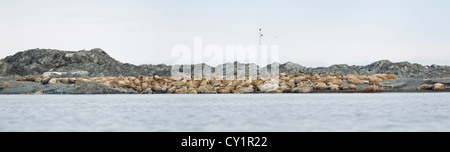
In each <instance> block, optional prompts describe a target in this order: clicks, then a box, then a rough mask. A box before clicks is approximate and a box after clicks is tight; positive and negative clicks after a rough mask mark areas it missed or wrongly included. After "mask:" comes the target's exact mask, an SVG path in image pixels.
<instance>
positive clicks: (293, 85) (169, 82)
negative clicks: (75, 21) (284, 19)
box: [0, 49, 450, 94]
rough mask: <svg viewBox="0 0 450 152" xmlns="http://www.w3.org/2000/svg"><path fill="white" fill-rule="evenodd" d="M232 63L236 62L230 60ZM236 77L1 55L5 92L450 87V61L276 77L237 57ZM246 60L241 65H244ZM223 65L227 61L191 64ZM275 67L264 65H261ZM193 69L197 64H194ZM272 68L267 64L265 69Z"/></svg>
mask: <svg viewBox="0 0 450 152" xmlns="http://www.w3.org/2000/svg"><path fill="white" fill-rule="evenodd" d="M228 65H230V64H228ZM231 65H234V67H232V69H234V70H235V71H234V73H235V77H234V78H232V79H229V77H228V78H227V77H226V76H219V77H215V78H213V79H211V78H207V77H203V78H195V77H194V76H189V77H188V78H186V77H184V78H179V77H172V76H171V75H170V73H171V69H172V66H171V65H165V64H159V65H139V66H137V65H132V64H127V63H121V62H119V61H117V60H115V59H114V58H112V57H110V56H109V55H108V54H107V53H106V52H105V51H103V50H101V49H92V50H88V51H86V50H82V51H60V50H51V49H31V50H27V51H23V52H18V53H16V54H15V55H12V56H8V57H6V58H4V59H2V60H0V94H218V93H219V94H221V93H324V92H325V93H355V92H448V91H450V90H449V88H447V86H449V85H450V67H449V66H439V65H431V66H423V65H420V64H412V63H409V62H399V63H393V62H390V61H388V60H381V61H378V62H374V63H372V64H370V65H366V66H355V65H353V66H349V65H345V64H340V65H333V66H330V67H318V68H308V67H304V66H301V65H299V64H295V63H292V62H287V63H284V64H279V63H273V64H272V66H273V65H275V66H278V67H279V72H280V74H279V75H277V76H276V77H274V76H269V77H264V76H262V77H260V76H245V77H244V79H237V75H238V73H237V71H238V70H241V69H239V68H242V67H244V68H245V70H248V67H249V65H251V64H243V63H239V62H234V63H233V64H231ZM238 65H240V66H238ZM191 66H192V67H194V66H201V67H203V68H204V67H208V68H211V69H212V70H220V68H221V67H225V66H226V65H225V64H224V65H222V66H216V67H212V66H210V65H207V64H197V65H191ZM265 68H269V65H268V66H266V67H258V69H260V70H261V69H265ZM192 69H193V68H192ZM265 70H267V69H265Z"/></svg>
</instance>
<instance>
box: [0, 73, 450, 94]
mask: <svg viewBox="0 0 450 152" xmlns="http://www.w3.org/2000/svg"><path fill="white" fill-rule="evenodd" d="M227 79H228V80H227ZM444 80H445V81H444ZM441 82H444V83H445V82H447V79H440V80H433V79H426V80H418V79H399V78H398V77H397V76H395V75H390V74H375V75H370V76H358V75H353V74H348V75H341V74H326V75H322V74H309V75H305V74H301V73H298V74H295V75H281V76H270V77H269V76H268V77H259V76H257V77H245V78H243V79H242V80H238V79H237V77H234V78H230V77H215V78H212V79H208V78H201V79H198V80H196V79H195V77H189V78H186V77H184V78H183V77H178V78H176V77H171V76H166V77H159V76H139V77H122V76H120V77H65V78H44V77H28V78H1V79H0V84H2V85H1V86H0V94H246V93H367V92H449V91H450V89H449V88H447V85H448V82H447V83H445V84H444V83H441Z"/></svg>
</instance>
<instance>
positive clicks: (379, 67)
mask: <svg viewBox="0 0 450 152" xmlns="http://www.w3.org/2000/svg"><path fill="white" fill-rule="evenodd" d="M275 64H276V65H278V66H279V71H280V73H284V74H287V75H294V74H297V73H304V74H329V73H335V74H342V75H347V74H355V75H366V76H367V75H374V74H392V75H396V76H398V77H400V78H417V79H428V78H443V79H446V78H447V77H450V67H449V66H438V65H431V66H423V65H420V64H413V63H409V62H399V63H393V62H390V61H388V60H381V61H377V62H375V63H372V64H370V65H366V66H355V65H353V66H349V65H346V64H340V65H333V66H330V67H317V68H307V67H304V66H301V65H299V64H295V63H292V62H287V63H284V64H278V63H275ZM250 65H254V64H243V63H238V62H234V63H231V64H223V65H218V66H216V67H212V66H210V65H206V64H196V65H190V66H191V69H192V72H191V73H194V66H201V67H203V68H205V69H209V68H211V70H212V71H215V70H218V69H221V68H223V69H225V68H226V67H227V66H234V69H235V70H234V74H235V75H244V74H245V73H244V74H243V73H240V72H242V70H245V71H248V69H249V66H250ZM242 67H244V68H245V69H242ZM182 68H183V67H182V66H181V67H180V69H182ZM257 68H258V69H259V68H260V67H257ZM171 69H172V66H170V65H165V64H158V65H139V66H137V65H132V64H128V63H121V62H119V61H117V60H115V59H114V58H112V57H110V56H109V55H108V54H107V53H106V52H105V51H103V50H101V49H92V50H89V51H85V50H82V51H59V50H51V49H31V50H27V51H23V52H18V53H16V54H15V55H12V56H8V57H6V58H4V59H2V60H0V76H28V75H34V76H36V75H42V74H43V73H45V72H48V71H50V70H53V71H59V72H64V74H66V75H64V77H80V76H90V77H102V76H140V75H145V76H147V75H159V76H169V75H170V73H171ZM261 69H263V70H264V69H267V70H269V71H270V66H269V65H268V66H267V67H261ZM224 71H225V70H224ZM224 73H225V72H224ZM47 75H49V77H58V76H57V75H54V73H47ZM367 81H370V80H367ZM375 81H377V80H375ZM447 82H448V81H447ZM353 83H354V84H363V83H364V82H358V81H353Z"/></svg>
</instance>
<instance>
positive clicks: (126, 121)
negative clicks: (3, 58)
mask: <svg viewBox="0 0 450 152" xmlns="http://www.w3.org/2000/svg"><path fill="white" fill-rule="evenodd" d="M0 131H1V132H29V131H31V132H360V131H362V132H385V131H387V132H397V131H401V132H417V131H425V132H434V131H445V132H448V131H450V93H354V94H351V93H330V94H326V93H317V94H214V95H213V94H197V95H189V94H161V95H160V94H158V95H0Z"/></svg>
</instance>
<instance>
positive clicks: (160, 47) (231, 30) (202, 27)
mask: <svg viewBox="0 0 450 152" xmlns="http://www.w3.org/2000/svg"><path fill="white" fill-rule="evenodd" d="M449 8H450V1H449V0H292V1H285V0H273V1H264V0H263V1H252V2H250V1H246V2H243V1H242V0H234V1H230V0H227V1H214V0H204V1H198V0H189V1H186V0H183V1H181V0H173V1H170V0H160V1H147V0H146V1H144V0H139V1H138V0H135V1H133V0H123V1H112V0H97V1H94V0H76V1H75V0H64V1H60V0H0V58H4V57H6V56H8V55H13V54H14V53H16V52H18V51H23V50H27V49H32V48H52V49H61V50H73V51H77V50H82V49H92V48H102V49H103V50H105V51H106V52H107V53H108V54H109V55H111V56H112V57H113V58H115V59H117V60H119V61H122V62H125V63H133V64H158V63H166V64H173V62H174V60H176V59H175V58H173V57H171V53H170V52H171V50H172V48H173V47H174V46H175V45H178V44H185V45H189V46H193V43H194V41H193V38H194V37H195V36H201V37H203V43H204V45H209V44H217V45H221V46H224V47H225V45H234V44H243V45H252V44H257V43H258V37H257V36H258V33H257V32H258V28H260V27H261V28H262V29H263V31H264V41H263V43H265V44H278V45H280V61H281V62H282V63H284V62H287V61H292V62H295V63H299V64H301V65H304V66H312V67H317V66H329V65H332V64H344V63H345V64H357V65H365V64H369V63H372V62H374V61H377V60H381V59H388V60H391V61H396V62H398V61H410V62H415V63H420V64H428V65H429V64H441V65H450V28H449V27H450V9H449Z"/></svg>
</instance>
